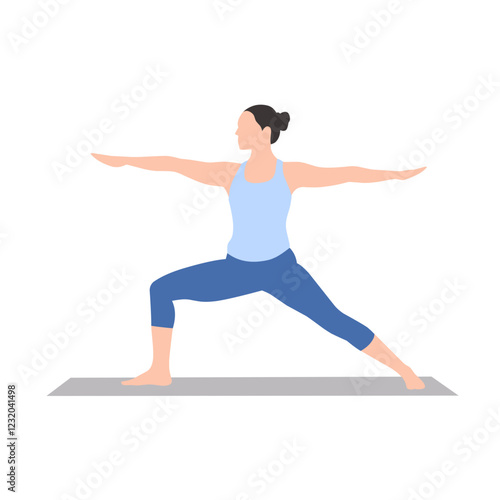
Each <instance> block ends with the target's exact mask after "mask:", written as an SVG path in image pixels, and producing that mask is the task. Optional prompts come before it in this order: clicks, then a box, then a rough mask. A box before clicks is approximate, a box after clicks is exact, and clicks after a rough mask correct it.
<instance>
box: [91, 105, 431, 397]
mask: <svg viewBox="0 0 500 500" xmlns="http://www.w3.org/2000/svg"><path fill="white" fill-rule="evenodd" d="M289 120H290V115H289V114H288V113H286V112H284V113H277V112H276V111H275V110H274V109H273V108H272V107H270V106H265V105H256V106H251V107H250V108H248V109H246V110H245V111H244V112H243V113H242V114H241V116H240V118H239V120H238V128H237V130H236V135H237V136H238V145H239V147H240V149H244V150H245V149H250V150H251V154H250V158H249V159H248V160H247V161H244V162H243V163H241V164H238V163H231V162H215V163H205V162H199V161H192V160H182V159H178V158H173V157H171V156H150V157H144V158H129V157H121V156H107V155H100V154H94V155H93V156H94V157H95V158H96V159H97V160H99V161H101V162H103V163H105V164H107V165H110V166H112V167H121V166H123V165H131V166H134V167H139V168H143V169H147V170H156V171H169V172H178V173H180V174H182V175H185V176H187V177H190V178H191V179H194V180H196V181H199V182H202V183H205V184H210V185H216V186H222V187H224V189H225V190H226V191H227V193H228V196H229V204H230V207H231V213H232V217H233V235H232V237H231V240H230V241H229V244H228V247H227V255H226V258H224V259H221V260H215V261H211V262H205V263H203V264H198V265H194V266H190V267H187V268H185V269H180V270H177V271H174V272H171V273H169V274H167V275H165V276H163V277H162V278H159V279H158V280H156V281H155V282H154V283H153V284H152V285H151V289H150V297H151V325H152V336H153V361H152V364H151V368H150V369H149V370H148V371H147V372H145V373H143V374H142V375H139V376H138V377H136V378H133V379H131V380H127V381H124V382H122V383H123V384H125V385H169V384H170V383H171V382H172V379H171V376H170V369H169V359H170V344H171V340H172V329H173V326H174V320H175V309H174V303H173V302H174V301H175V300H179V299H190V300H197V301H215V300H224V299H228V298H231V297H238V296H240V295H246V294H249V293H253V292H258V291H265V292H267V293H269V294H272V295H273V296H274V297H276V298H277V299H278V300H280V301H281V302H283V303H284V304H286V305H287V306H289V307H291V308H292V309H295V310H296V311H298V312H300V313H302V314H304V315H305V316H307V317H309V318H310V319H311V320H312V321H314V322H315V323H317V324H318V325H320V326H321V327H322V328H324V329H325V330H327V331H328V332H330V333H332V334H334V335H336V336H337V337H340V338H342V339H344V340H346V341H347V342H349V343H350V344H351V345H353V346H354V347H355V348H356V349H359V350H360V351H363V352H364V353H365V354H368V355H369V356H371V357H372V358H374V359H376V360H378V361H380V362H381V363H384V364H385V365H387V366H389V367H390V368H392V369H393V370H394V371H395V372H396V373H398V374H399V375H400V376H401V377H403V379H404V382H405V384H406V387H407V388H408V389H423V388H424V383H423V382H422V380H421V379H420V378H419V377H417V375H415V373H414V372H413V371H412V370H411V368H410V367H408V366H407V365H405V364H404V363H403V362H402V361H401V360H400V359H399V358H398V357H397V356H396V355H395V354H394V353H393V352H392V351H391V350H390V349H389V348H388V347H387V346H386V345H385V344H383V343H382V341H381V340H380V339H379V338H378V337H376V336H375V335H374V334H373V332H372V331H371V330H370V329H368V328H367V327H366V326H364V325H362V324H361V323H359V322H357V321H356V320H354V319H352V318H350V317H349V316H347V315H345V314H344V313H342V312H341V311H339V310H338V309H337V308H336V307H335V306H334V305H333V303H332V302H331V300H330V299H329V298H328V297H327V296H326V294H325V293H324V292H323V290H322V289H321V288H320V287H319V285H318V284H317V283H316V282H315V281H314V279H313V277H312V276H311V275H310V274H309V273H308V272H307V271H306V270H305V269H304V268H303V267H302V266H301V265H300V264H298V263H297V260H296V258H295V254H294V253H293V251H292V250H291V249H290V245H289V242H288V236H287V232H286V218H287V215H288V210H289V207H290V201H291V197H292V193H293V192H294V191H295V190H296V189H298V188H303V187H321V186H332V185H334V184H342V183H345V182H378V181H384V180H388V179H401V180H403V179H409V178H410V177H413V176H414V175H417V174H419V173H420V172H422V170H424V168H425V167H424V168H419V169H416V170H406V171H387V170H369V169H365V168H360V167H340V168H321V167H315V166H312V165H308V164H307V163H300V162H282V161H281V160H279V159H277V158H276V157H275V156H274V154H273V152H272V149H271V144H274V143H275V142H276V141H277V140H278V138H279V136H280V132H281V131H284V130H286V129H287V127H288V122H289Z"/></svg>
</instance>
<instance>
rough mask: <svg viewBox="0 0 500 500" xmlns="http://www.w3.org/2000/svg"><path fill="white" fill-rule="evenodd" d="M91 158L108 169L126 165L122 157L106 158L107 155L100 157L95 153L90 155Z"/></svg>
mask: <svg viewBox="0 0 500 500" xmlns="http://www.w3.org/2000/svg"><path fill="white" fill-rule="evenodd" d="M92 156H93V157H94V158H95V159H96V160H99V161H100V162H101V163H105V164H106V165H109V166H110V167H123V165H126V164H127V162H126V161H125V159H124V158H123V157H122V156H108V155H100V154H97V153H92Z"/></svg>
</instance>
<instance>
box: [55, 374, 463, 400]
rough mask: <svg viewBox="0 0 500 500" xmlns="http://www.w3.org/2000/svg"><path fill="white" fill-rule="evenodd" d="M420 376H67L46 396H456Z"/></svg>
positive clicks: (428, 378)
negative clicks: (147, 381)
mask: <svg viewBox="0 0 500 500" xmlns="http://www.w3.org/2000/svg"><path fill="white" fill-rule="evenodd" d="M130 378H131V377H130ZM421 378H422V380H423V381H424V382H425V386H426V387H425V389H422V390H408V389H406V386H405V384H404V382H403V380H402V379H401V378H399V377H373V378H366V377H233V378H231V377H203V378H201V377H179V378H174V379H173V382H172V384H171V385H169V386H164V387H163V386H155V385H143V386H125V385H122V384H121V381H122V380H127V379H126V378H70V379H68V380H67V381H66V382H64V384H62V385H61V386H59V387H58V388H57V389H56V390H54V391H53V392H51V393H50V394H49V396H456V394H455V393H454V392H453V391H451V390H450V389H448V388H447V387H445V386H444V385H443V384H441V383H439V382H438V381H437V380H435V379H434V378H432V377H421Z"/></svg>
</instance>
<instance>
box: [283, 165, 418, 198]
mask: <svg viewBox="0 0 500 500" xmlns="http://www.w3.org/2000/svg"><path fill="white" fill-rule="evenodd" d="M425 168H426V167H422V168H417V169H415V170H370V169H368V168H362V167H336V168H322V167H314V166H313V165H308V164H307V163H300V162H287V163H284V164H283V169H284V173H285V177H286V180H287V182H288V185H289V186H290V191H292V192H293V191H295V189H298V188H299V187H324V186H333V185H335V184H343V183H345V182H379V181H387V180H390V179H400V180H405V179H409V178H410V177H413V176H414V175H417V174H419V173H420V172H422V171H423V170H425Z"/></svg>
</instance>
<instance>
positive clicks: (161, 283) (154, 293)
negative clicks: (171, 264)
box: [149, 274, 172, 298]
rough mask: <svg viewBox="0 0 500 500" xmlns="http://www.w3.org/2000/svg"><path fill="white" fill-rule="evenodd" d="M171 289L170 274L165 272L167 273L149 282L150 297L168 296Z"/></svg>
mask: <svg viewBox="0 0 500 500" xmlns="http://www.w3.org/2000/svg"><path fill="white" fill-rule="evenodd" d="M171 289H172V285H171V279H170V275H169V274H167V275H165V276H162V277H161V278H158V279H157V280H155V281H153V283H151V286H150V287H149V294H150V296H151V298H154V297H163V298H165V297H167V296H168V294H169V293H170V291H171Z"/></svg>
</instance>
